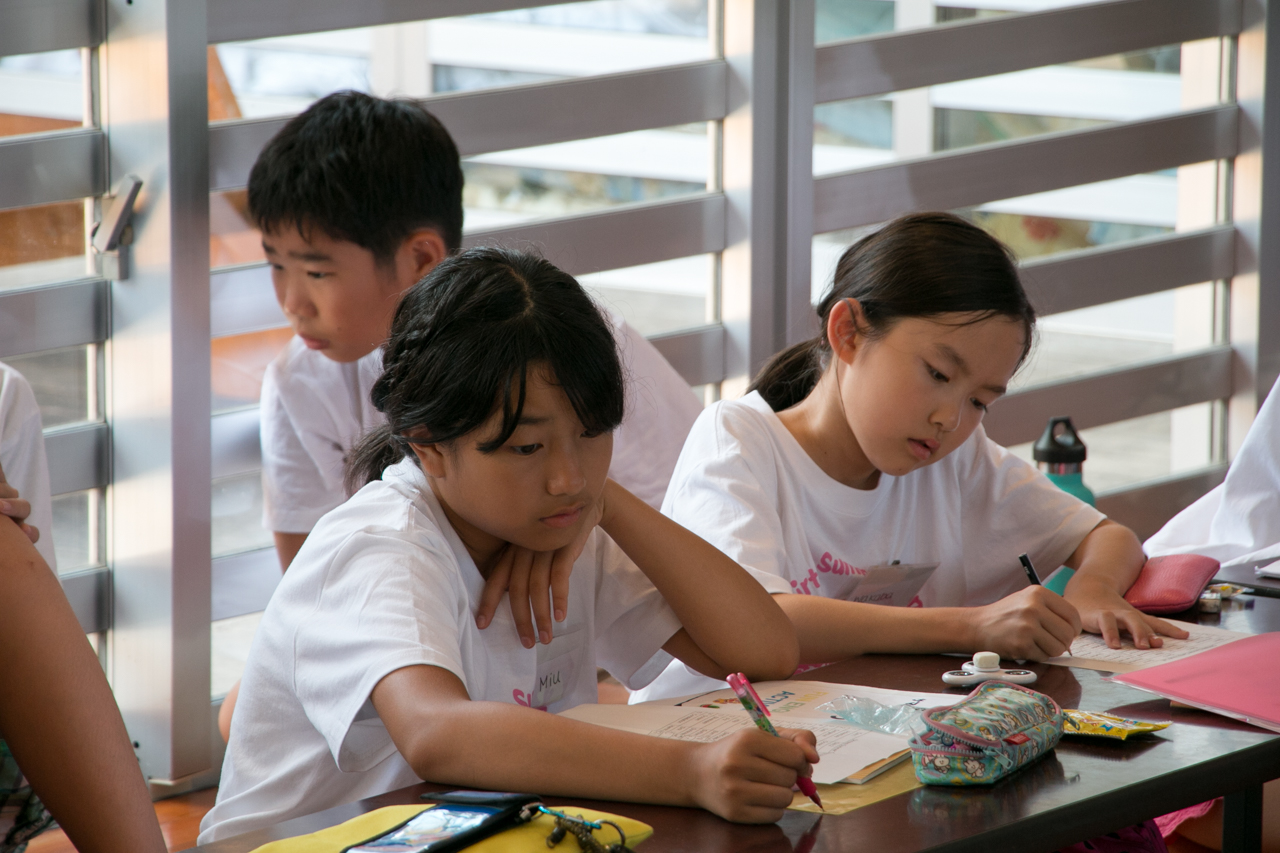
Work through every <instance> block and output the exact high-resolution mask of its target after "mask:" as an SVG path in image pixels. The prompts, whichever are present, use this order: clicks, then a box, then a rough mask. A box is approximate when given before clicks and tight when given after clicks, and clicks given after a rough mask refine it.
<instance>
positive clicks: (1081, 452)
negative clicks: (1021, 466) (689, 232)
mask: <svg viewBox="0 0 1280 853" xmlns="http://www.w3.org/2000/svg"><path fill="white" fill-rule="evenodd" d="M1059 428H1061V429H1059ZM1088 455H1089V451H1088V448H1086V447H1085V446H1084V442H1083V441H1081V440H1080V435H1079V434H1078V433H1077V432H1076V428H1075V426H1074V425H1073V424H1072V423H1071V418H1050V419H1049V425H1048V426H1046V427H1045V428H1044V434H1043V435H1041V436H1040V439H1039V440H1038V441H1037V442H1036V443H1035V447H1034V448H1033V449H1032V456H1033V457H1034V458H1035V460H1036V466H1037V467H1038V468H1039V469H1040V470H1041V471H1043V472H1044V475H1045V476H1046V477H1048V478H1049V481H1050V482H1051V483H1053V484H1054V485H1055V486H1057V487H1058V488H1059V489H1062V490H1063V491H1064V492H1066V493H1068V494H1071V495H1075V496H1076V497H1078V498H1079V499H1080V500H1082V501H1084V502H1085V503H1087V504H1088V505H1089V506H1096V501H1095V499H1094V496H1093V491H1092V490H1091V489H1090V488H1089V487H1088V486H1086V485H1085V484H1084V460H1085V459H1086V458H1087V457H1088ZM1074 574H1075V572H1074V571H1072V570H1071V569H1069V568H1067V567H1066V566H1063V567H1062V568H1060V569H1058V571H1056V572H1054V573H1053V574H1052V575H1050V576H1049V577H1048V578H1047V579H1046V580H1045V582H1044V586H1045V588H1046V589H1049V590H1052V591H1053V592H1056V593H1058V595H1062V593H1063V591H1064V590H1066V588H1067V581H1069V580H1071V576H1072V575H1074Z"/></svg>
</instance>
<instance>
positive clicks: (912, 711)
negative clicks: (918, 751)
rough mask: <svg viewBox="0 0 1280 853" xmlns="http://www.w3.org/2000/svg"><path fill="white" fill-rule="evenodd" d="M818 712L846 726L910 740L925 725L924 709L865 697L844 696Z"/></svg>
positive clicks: (819, 708) (826, 703)
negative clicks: (921, 716)
mask: <svg viewBox="0 0 1280 853" xmlns="http://www.w3.org/2000/svg"><path fill="white" fill-rule="evenodd" d="M817 710H819V711H823V712H826V713H828V714H835V715H836V716H838V717H840V719H842V720H844V721H845V722H846V723H849V724H851V725H854V726H857V727H858V728H860V729H866V730H868V731H872V732H882V733H884V734H887V735H905V736H907V737H910V736H911V735H912V734H913V733H914V732H915V731H916V730H917V729H918V728H920V727H921V726H922V725H923V724H922V723H920V709H919V708H913V707H911V706H910V705H884V704H881V703H880V702H877V701H876V700H874V699H867V698H866V697H863V696H840V697H837V698H835V699H832V700H831V701H830V702H823V703H822V704H821V705H819V706H818V708H817Z"/></svg>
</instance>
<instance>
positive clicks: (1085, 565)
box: [1065, 519, 1187, 649]
mask: <svg viewBox="0 0 1280 853" xmlns="http://www.w3.org/2000/svg"><path fill="white" fill-rule="evenodd" d="M1146 559H1147V557H1146V555H1145V554H1143V553H1142V544H1141V543H1140V542H1139V541H1138V537H1137V536H1135V535H1134V533H1133V531H1132V530H1130V529H1129V528H1127V527H1125V526H1124V525H1122V524H1117V523H1116V522H1114V521H1111V520H1110V519H1105V520H1103V521H1102V522H1101V523H1099V524H1098V526H1097V527H1095V528H1093V530H1091V531H1089V535H1088V536H1086V537H1085V538H1084V540H1083V541H1082V542H1081V543H1080V545H1079V547H1077V548H1076V550H1075V552H1074V553H1072V555H1071V556H1070V557H1068V558H1067V562H1066V564H1067V566H1069V567H1070V568H1073V569H1075V570H1076V573H1075V575H1074V576H1073V577H1072V578H1071V582H1070V583H1068V584H1067V589H1066V595H1065V597H1066V599H1067V600H1068V601H1070V602H1071V603H1072V604H1074V605H1075V606H1076V607H1077V608H1078V609H1079V610H1080V618H1081V621H1082V622H1083V624H1084V628H1085V630H1087V631H1092V632H1093V633H1095V634H1101V635H1102V638H1103V639H1104V640H1106V642H1107V645H1108V646H1110V647H1111V648H1113V649H1118V648H1120V631H1121V629H1124V630H1126V631H1128V632H1129V634H1130V636H1132V637H1133V645H1134V646H1135V647H1136V648H1139V649H1147V648H1154V647H1158V646H1161V645H1163V643H1164V641H1163V640H1161V639H1160V637H1158V636H1156V634H1157V632H1158V633H1160V634H1164V635H1165V636H1167V637H1177V638H1179V639H1182V638H1184V637H1186V636H1187V632H1186V631H1184V630H1183V629H1181V628H1179V627H1177V626H1176V625H1175V624H1174V623H1172V622H1166V621H1165V620H1163V619H1157V618H1156V617H1154V616H1147V615H1146V614H1144V613H1142V612H1140V611H1138V610H1136V609H1134V607H1133V606H1132V605H1131V604H1129V603H1128V602H1127V601H1125V600H1124V594H1125V593H1126V592H1127V591H1128V590H1129V587H1131V586H1133V582H1134V581H1135V580H1137V578H1138V573H1139V572H1141V571H1142V564H1143V563H1145V562H1146Z"/></svg>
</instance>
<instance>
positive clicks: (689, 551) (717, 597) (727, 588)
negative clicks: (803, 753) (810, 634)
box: [600, 480, 799, 680]
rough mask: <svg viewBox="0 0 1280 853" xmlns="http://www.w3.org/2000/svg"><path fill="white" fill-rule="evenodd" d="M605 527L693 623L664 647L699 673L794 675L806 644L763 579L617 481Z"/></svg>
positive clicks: (608, 493)
mask: <svg viewBox="0 0 1280 853" xmlns="http://www.w3.org/2000/svg"><path fill="white" fill-rule="evenodd" d="M604 505H605V509H604V515H603V517H602V518H601V519H600V526H601V527H602V528H604V531H605V532H606V533H608V534H609V536H610V537H611V538H612V539H613V541H615V542H617V543H618V547H620V548H622V550H623V551H624V552H625V553H626V555H627V556H628V557H630V558H631V559H632V560H634V561H635V562H636V565H638V566H639V567H640V570H641V571H642V572H644V573H645V575H647V576H648V578H649V580H651V581H652V582H653V585H654V586H655V587H657V588H658V591H659V592H661V593H662V595H663V597H664V598H665V599H666V600H667V603H669V604H670V605H671V608H672V609H673V610H674V611H675V612H676V616H677V617H678V618H679V619H680V624H682V625H684V626H685V627H684V628H683V629H682V630H681V631H680V632H679V633H677V634H676V635H675V636H674V637H672V638H671V640H670V641H668V643H667V645H666V646H664V648H666V650H667V651H668V652H670V653H671V654H672V655H674V656H675V657H678V658H680V660H682V661H684V662H685V663H687V664H689V666H691V667H692V668H694V669H696V670H698V671H699V672H701V673H703V674H705V675H710V676H712V677H713V678H724V677H725V676H726V675H728V674H729V673H731V672H738V671H741V672H744V673H746V675H747V676H748V677H749V678H752V679H759V680H765V679H770V678H786V677H787V676H788V675H790V674H791V673H792V672H794V671H795V668H796V664H797V662H798V660H799V646H798V643H797V640H796V633H795V629H794V628H793V627H792V625H791V622H790V620H788V619H787V617H786V615H785V614H784V613H783V612H782V610H780V609H779V608H778V607H777V606H776V605H775V604H774V602H773V600H772V596H770V595H769V593H767V592H766V591H765V589H764V587H762V586H760V584H759V583H758V582H757V581H756V579H755V578H753V577H751V575H750V574H748V573H747V572H746V571H745V570H743V569H742V567H741V566H739V565H738V564H737V563H735V562H734V561H733V560H731V559H729V558H728V557H727V556H725V555H724V554H723V553H722V552H721V551H720V550H719V549H717V548H716V547H715V546H714V545H711V544H710V543H708V542H707V541H706V540H704V539H702V538H701V537H699V536H698V535H697V534H695V533H692V532H690V531H688V530H686V529H685V528H683V527H681V526H680V525H679V524H677V523H676V522H674V521H672V520H671V519H669V518H667V517H666V516H664V515H663V514H662V513H660V512H658V511H657V510H655V509H654V508H653V507H651V506H649V505H648V504H646V503H645V502H644V501H642V500H640V498H638V497H636V496H635V495H633V494H631V493H630V492H628V491H627V490H626V489H624V488H622V487H621V486H619V485H618V484H617V483H615V482H613V481H612V480H610V481H608V483H607V485H606V486H605V492H604Z"/></svg>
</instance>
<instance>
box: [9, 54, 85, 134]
mask: <svg viewBox="0 0 1280 853" xmlns="http://www.w3.org/2000/svg"><path fill="white" fill-rule="evenodd" d="M82 56H83V54H82V53H81V52H80V51H79V50H54V51H49V52H47V53H28V54H22V55H19V56H0V136H15V135H17V134H21V133H44V132H46V131H50V130H64V129H66V128H72V127H80V126H81V125H83V124H84V118H85V116H84V61H83V59H82Z"/></svg>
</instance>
